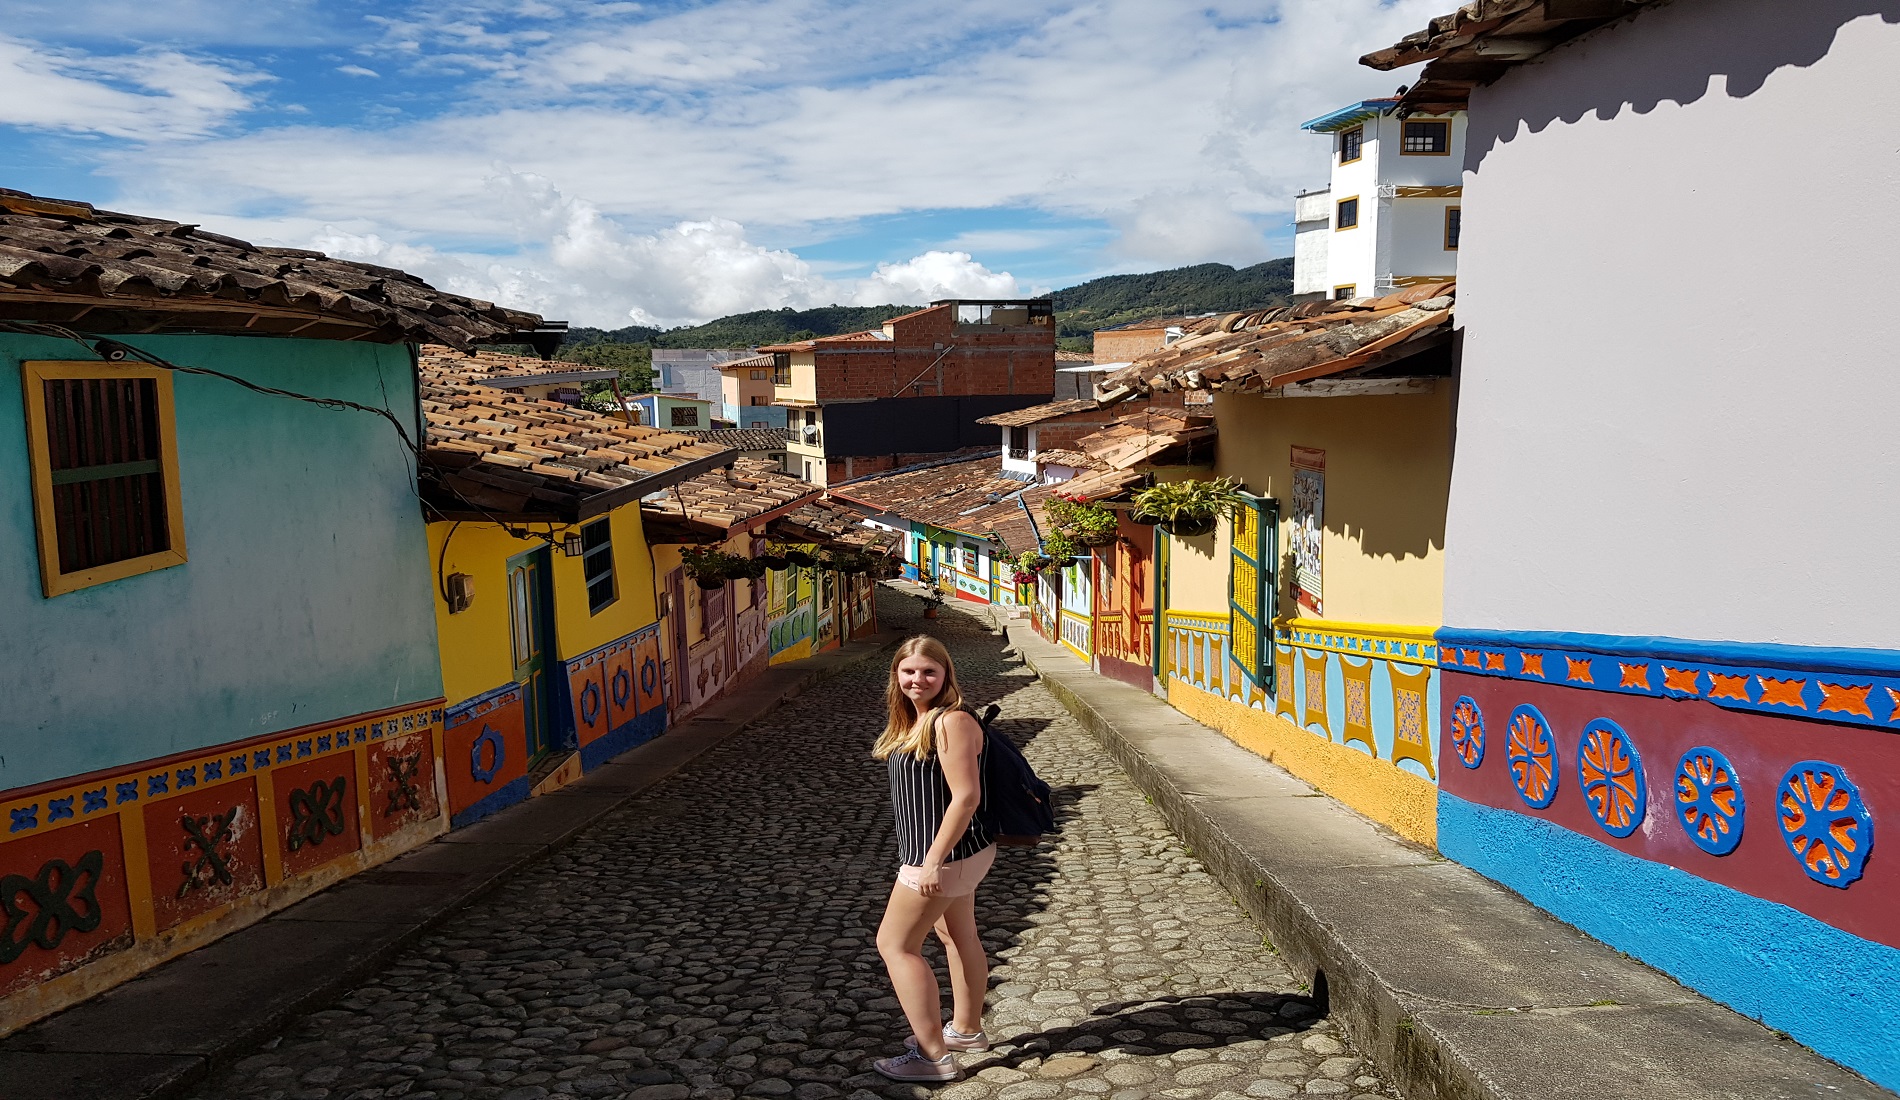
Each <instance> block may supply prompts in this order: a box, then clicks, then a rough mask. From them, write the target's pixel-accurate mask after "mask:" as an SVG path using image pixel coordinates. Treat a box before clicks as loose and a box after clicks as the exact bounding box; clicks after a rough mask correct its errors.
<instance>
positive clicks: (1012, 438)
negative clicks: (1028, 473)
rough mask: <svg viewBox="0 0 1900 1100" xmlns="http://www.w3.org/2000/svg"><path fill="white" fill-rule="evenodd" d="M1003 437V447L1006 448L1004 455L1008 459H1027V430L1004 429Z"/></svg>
mask: <svg viewBox="0 0 1900 1100" xmlns="http://www.w3.org/2000/svg"><path fill="white" fill-rule="evenodd" d="M1003 436H1004V446H1005V447H1006V448H1007V452H1006V453H1007V454H1008V456H1009V457H1010V458H1028V457H1029V429H1028V428H1004V429H1003Z"/></svg>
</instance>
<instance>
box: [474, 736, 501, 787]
mask: <svg viewBox="0 0 1900 1100" xmlns="http://www.w3.org/2000/svg"><path fill="white" fill-rule="evenodd" d="M484 746H486V747H487V748H488V750H489V753H490V756H489V761H488V766H487V767H486V768H484V767H482V748H483V747H484ZM507 759H508V747H507V746H506V745H504V744H503V743H502V740H501V734H499V733H496V732H495V728H494V727H493V726H487V725H484V726H483V727H482V732H481V733H480V734H478V735H476V737H475V743H474V744H473V745H470V746H469V750H468V773H469V774H470V775H472V776H474V777H475V782H477V783H488V782H492V781H493V780H494V778H495V773H496V772H498V771H500V770H501V765H502V763H503V762H504V761H506V760H507Z"/></svg>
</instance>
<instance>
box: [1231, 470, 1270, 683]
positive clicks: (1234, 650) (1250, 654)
mask: <svg viewBox="0 0 1900 1100" xmlns="http://www.w3.org/2000/svg"><path fill="white" fill-rule="evenodd" d="M1279 517H1280V509H1279V505H1278V502H1276V501H1274V500H1271V499H1268V498H1250V499H1249V500H1248V501H1247V503H1246V504H1245V505H1244V506H1242V507H1240V508H1238V509H1236V510H1235V512H1234V546H1233V551H1232V554H1233V561H1232V568H1231V569H1229V570H1228V587H1227V602H1228V608H1229V610H1230V611H1231V612H1232V617H1233V624H1232V627H1231V629H1232V631H1233V636H1232V642H1231V644H1230V645H1229V647H1228V656H1229V658H1230V659H1231V660H1232V661H1233V662H1234V663H1235V664H1237V665H1239V666H1240V671H1241V672H1243V673H1245V674H1246V676H1247V677H1248V679H1250V680H1251V681H1252V682H1253V683H1254V684H1255V685H1256V686H1257V687H1259V688H1260V689H1261V690H1262V691H1265V692H1266V693H1267V694H1269V695H1271V694H1273V691H1274V684H1273V677H1272V676H1269V675H1268V674H1267V668H1268V664H1269V660H1270V658H1271V656H1272V653H1273V616H1274V597H1275V589H1276V587H1277V585H1276V577H1277V575H1278V573H1277V568H1276V567H1277V565H1278V550H1277V549H1276V548H1277V546H1278V542H1279V539H1278V536H1279Z"/></svg>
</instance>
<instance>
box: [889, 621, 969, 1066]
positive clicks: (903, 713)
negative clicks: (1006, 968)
mask: <svg viewBox="0 0 1900 1100" xmlns="http://www.w3.org/2000/svg"><path fill="white" fill-rule="evenodd" d="M885 695H886V698H887V700H888V702H889V704H890V718H889V720H888V721H887V723H886V725H885V727H884V733H883V734H882V735H881V736H880V737H879V738H878V739H877V744H876V746H875V747H874V748H873V749H872V750H871V755H873V756H875V757H876V758H877V759H879V760H882V761H884V762H885V765H886V767H887V768H888V769H889V772H890V779H891V803H892V807H893V808H894V809H895V811H896V813H897V850H898V855H899V856H900V857H901V858H902V860H903V864H904V865H903V866H902V867H900V868H898V871H897V883H896V884H895V885H894V886H892V887H891V900H890V904H889V905H888V906H886V907H885V910H884V921H883V923H882V924H881V925H879V926H878V930H877V949H878V953H879V954H881V955H883V956H884V966H885V969H887V970H888V971H890V975H891V986H892V988H893V989H894V990H895V991H896V993H897V1001H898V1003H899V1004H901V1005H902V1006H903V1008H904V1018H905V1019H906V1020H908V1021H909V1023H910V1028H911V1039H910V1041H909V1045H910V1049H909V1050H908V1051H906V1052H905V1053H903V1054H900V1055H898V1056H897V1057H895V1058H881V1059H879V1060H878V1062H877V1063H876V1068H877V1071H878V1072H879V1073H881V1074H883V1075H884V1076H886V1077H889V1078H890V1079H892V1080H893V1081H923V1082H929V1081H954V1080H956V1079H957V1077H958V1076H959V1075H960V1073H961V1071H960V1070H958V1068H957V1064H956V1061H955V1060H954V1056H953V1052H954V1051H960V1050H967V1051H977V1050H988V1049H989V1046H990V1044H989V1039H988V1038H987V1037H986V1036H985V1035H984V1034H983V995H984V994H985V993H986V992H988V989H989V960H988V959H987V958H986V957H985V956H984V953H983V940H982V938H981V937H980V936H979V935H978V933H977V929H976V888H977V885H978V884H979V883H981V882H982V881H983V876H984V875H986V874H988V873H989V870H990V866H991V865H992V864H993V863H995V862H996V845H995V844H994V843H993V842H992V841H991V839H990V836H989V835H988V833H986V832H985V831H984V829H983V826H982V824H981V823H980V822H979V821H977V819H976V811H977V807H978V806H980V805H982V802H983V727H982V726H981V725H979V724H978V723H977V720H976V718H975V716H974V715H972V714H971V713H970V712H969V711H967V710H965V709H963V693H962V692H961V691H959V690H958V688H957V673H956V668H955V666H953V665H952V664H951V663H950V654H949V653H948V652H947V651H946V650H945V649H944V647H943V643H941V642H939V641H937V640H936V639H935V638H931V637H926V636H921V635H920V636H918V637H915V638H911V639H909V640H907V641H905V642H904V644H903V645H901V646H899V647H898V648H897V656H896V658H895V659H894V660H892V662H891V682H890V686H889V687H888V688H887V689H886V691H885ZM933 928H934V929H935V930H936V933H937V939H938V940H939V941H941V942H942V944H943V950H944V955H945V956H946V958H947V959H948V961H949V964H950V986H951V991H952V994H953V995H954V1005H953V1011H952V1013H951V1018H950V1022H949V1023H947V1024H946V1023H944V1020H943V1002H942V999H941V998H942V994H941V992H940V991H939V989H938V987H937V974H936V971H934V970H932V969H931V967H930V963H929V962H928V961H926V960H925V959H924V956H923V946H924V936H925V934H926V933H928V932H930V931H931V930H932V929H933Z"/></svg>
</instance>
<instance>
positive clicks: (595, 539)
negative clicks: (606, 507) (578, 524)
mask: <svg viewBox="0 0 1900 1100" xmlns="http://www.w3.org/2000/svg"><path fill="white" fill-rule="evenodd" d="M581 575H582V576H583V577H585V578H586V579H587V612H588V614H590V615H598V614H600V612H601V609H602V608H604V607H606V606H607V605H608V604H610V603H613V602H614V599H615V598H616V596H617V595H618V594H617V593H616V592H615V591H614V543H613V527H612V525H611V523H610V522H609V521H607V520H604V519H599V520H595V521H594V522H592V523H590V524H588V525H587V526H585V527H582V528H581Z"/></svg>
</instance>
